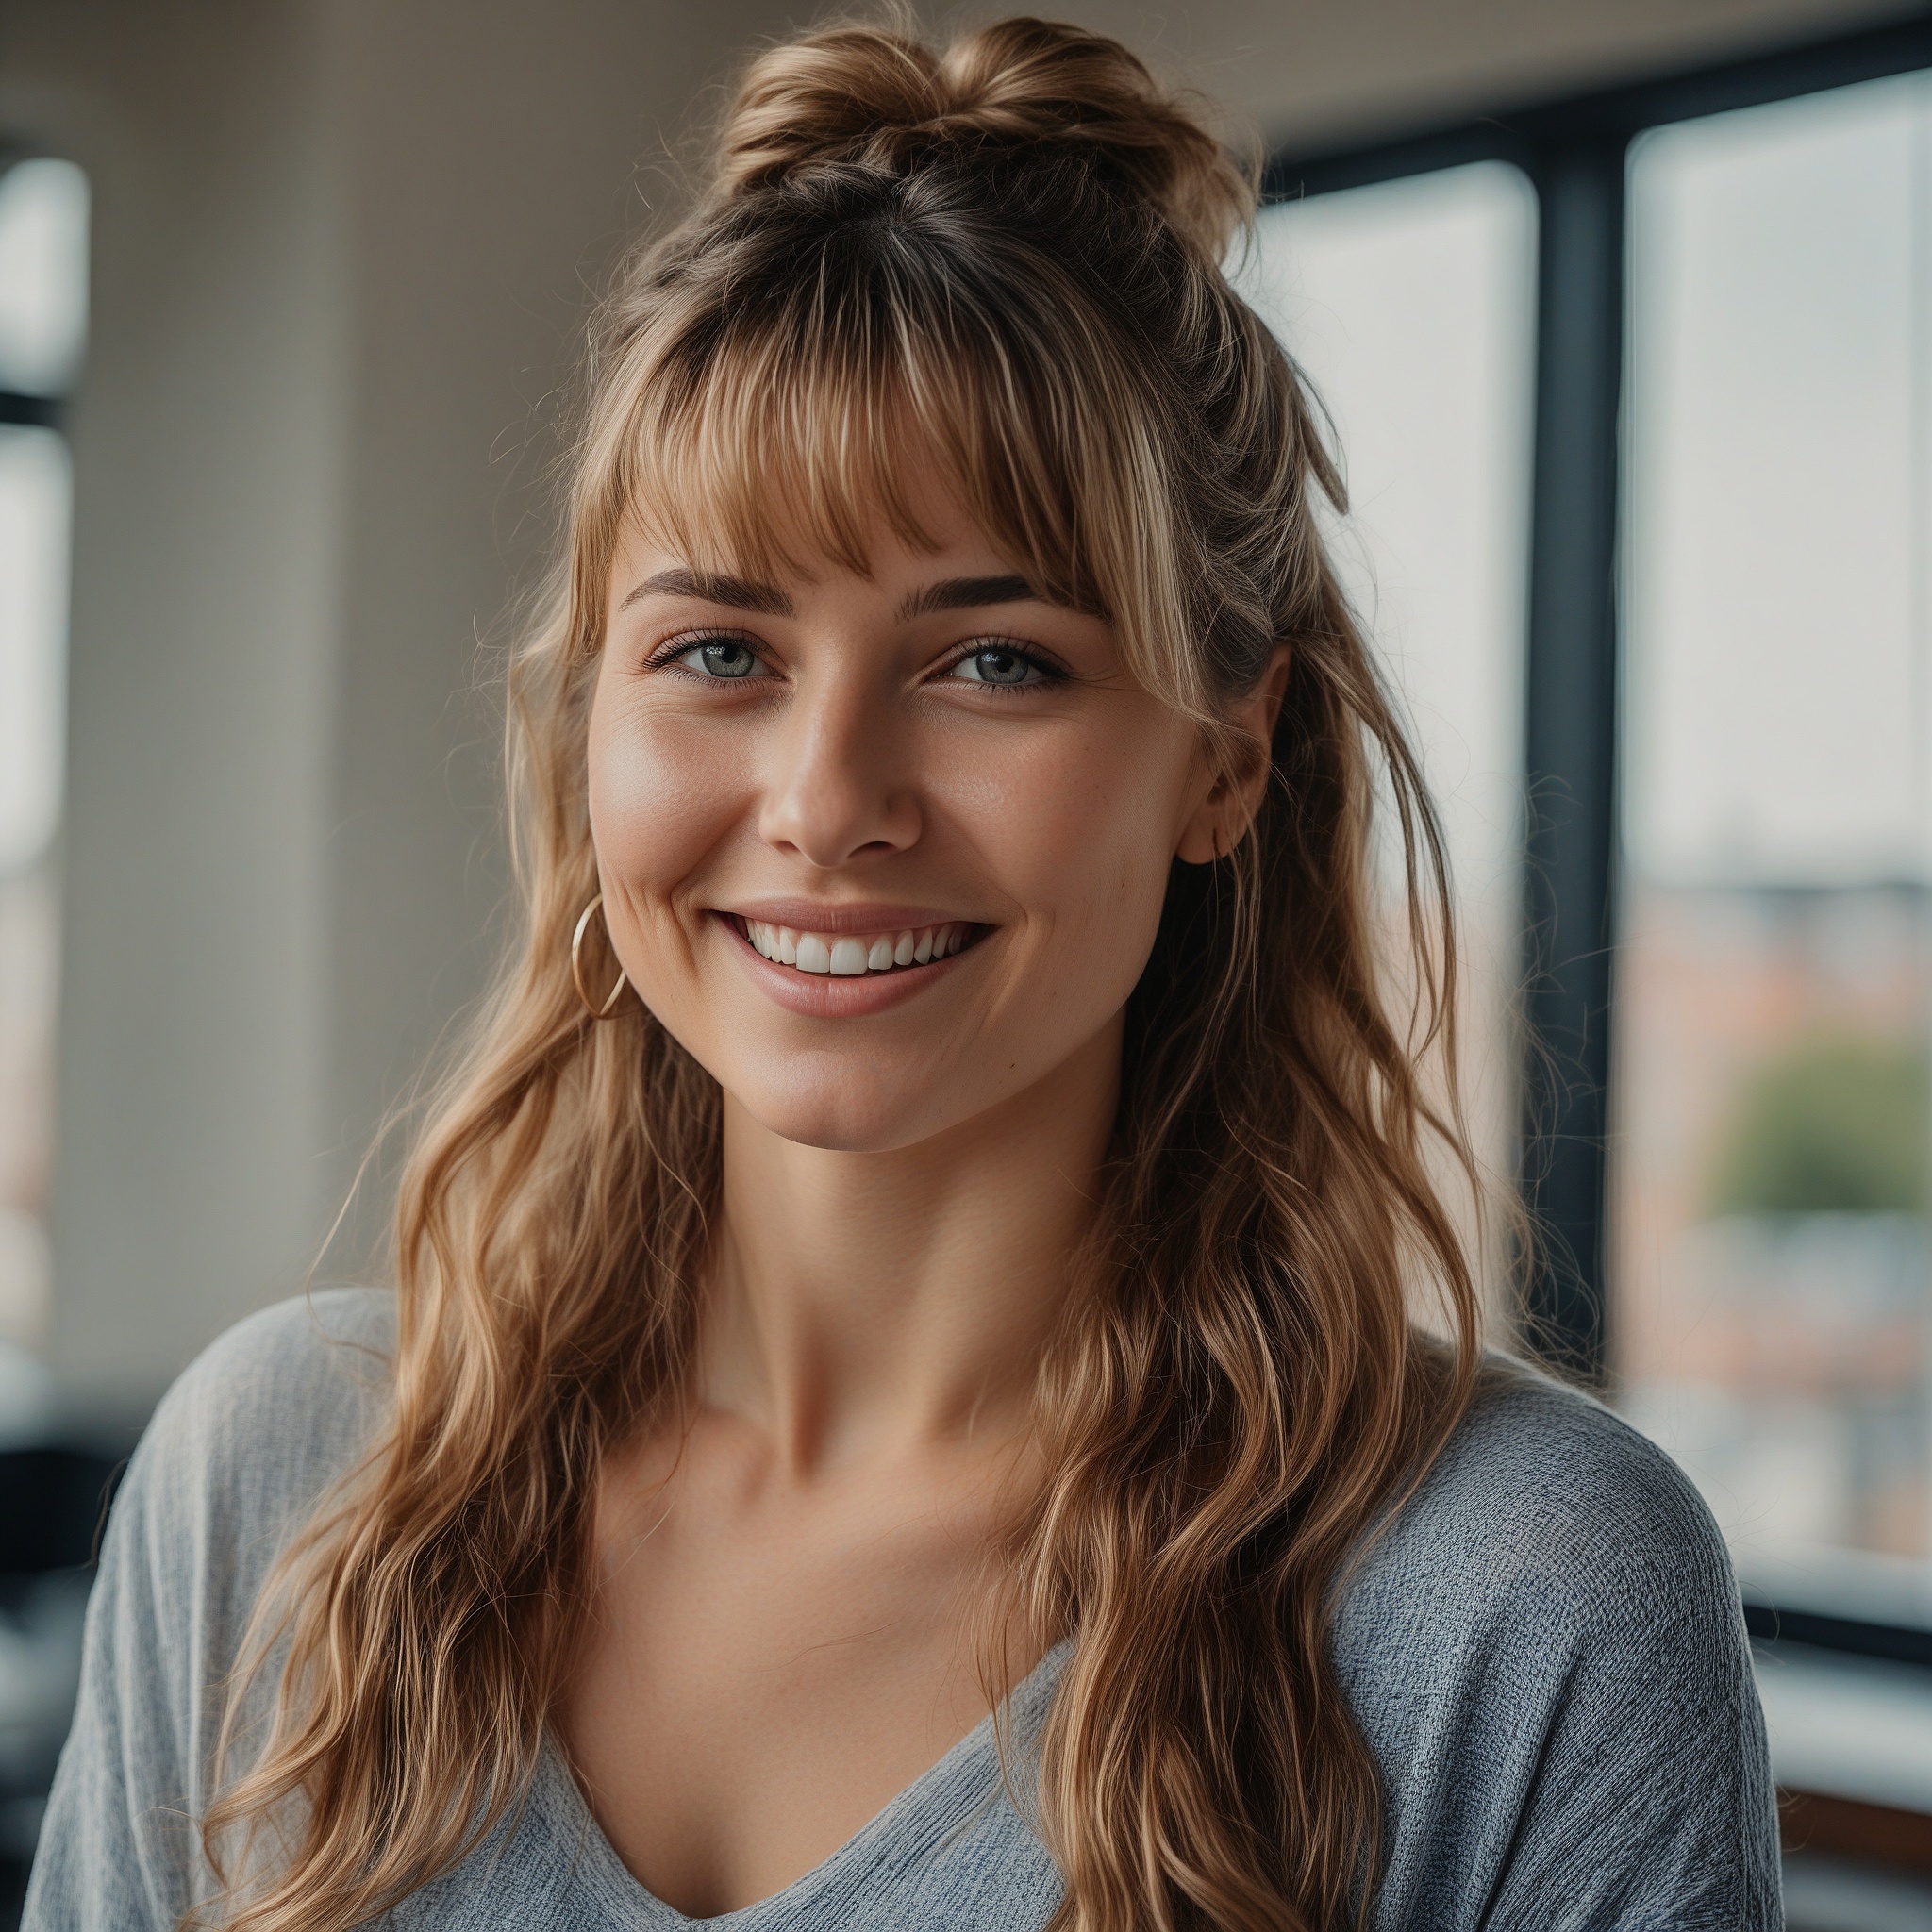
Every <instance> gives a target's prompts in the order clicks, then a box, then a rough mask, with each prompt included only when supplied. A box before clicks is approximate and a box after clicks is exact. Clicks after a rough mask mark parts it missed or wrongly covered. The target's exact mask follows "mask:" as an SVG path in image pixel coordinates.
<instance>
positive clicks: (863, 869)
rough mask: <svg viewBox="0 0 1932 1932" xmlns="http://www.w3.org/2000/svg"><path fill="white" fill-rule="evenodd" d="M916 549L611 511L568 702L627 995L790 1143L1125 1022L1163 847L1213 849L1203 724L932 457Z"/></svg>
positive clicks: (1072, 1047) (891, 541)
mask: <svg viewBox="0 0 1932 1932" xmlns="http://www.w3.org/2000/svg"><path fill="white" fill-rule="evenodd" d="M921 505H922V508H921V521H922V523H923V525H924V527H925V529H926V531H927V533H928V534H929V535H930V537H931V539H932V547H931V549H930V550H927V549H924V548H921V547H913V546H909V545H908V544H907V543H905V542H904V541H901V540H899V539H897V538H895V537H893V536H891V535H890V534H889V533H885V534H882V535H881V537H880V540H879V541H878V542H877V544H876V545H875V548H874V557H873V567H872V571H871V575H869V576H859V575H854V574H852V573H850V572H848V571H844V570H841V569H838V568H836V567H833V566H830V565H825V566H823V567H821V568H819V569H817V570H815V571H814V572H812V573H811V574H809V575H804V574H800V575H790V574H788V575H784V576H783V577H782V579H781V580H779V581H775V582H769V583H751V582H746V581H743V580H741V579H737V578H732V577H724V576H719V575H704V574H701V573H699V572H697V571H695V570H693V569H692V568H691V565H690V563H689V562H688V561H687V560H686V559H685V558H681V557H679V556H676V555H675V554H673V553H671V552H670V551H668V550H666V549H664V548H662V547H660V546H659V544H658V542H657V541H654V540H653V539H652V538H651V537H649V536H647V535H645V534H644V533H643V532H641V531H639V530H633V531H631V532H630V533H629V534H628V535H627V537H626V539H625V541H623V542H622V543H621V544H620V546H619V549H618V553H617V556H616V558H615V564H614V569H613V572H612V575H611V579H610V590H609V605H608V608H609V617H608V624H607V628H606V634H605V641H604V649H603V656H602V661H601V664H600V667H599V671H598V675H597V683H596V690H595V695H594V699H593V702H592V707H591V725H590V744H589V757H590V806H591V832H592V836H593V839H594V841H595V845H596V851H597V862H598V870H599V874H600V877H601V881H602V885H603V890H604V892H605V918H606V921H607V923H608V927H609V931H610V937H611V942H612V944H613V946H614V947H615V949H616V953H617V957H618V958H619V960H620V962H621V963H622V965H623V967H624V970H625V973H626V974H627V975H628V976H629V979H630V982H631V984H632V986H633V987H635V988H636V990H637V991H638V993H639V995H640V997H641V998H642V1000H643V1001H644V1003H645V1004H646V1005H647V1006H648V1007H649V1008H651V1010H652V1011H653V1012H654V1013H655V1014H656V1015H657V1016H658V1019H659V1020H660V1021H661V1022H662V1023H663V1024H664V1025H665V1026H666V1027H667V1028H668V1029H669V1030H670V1032H671V1033H672V1034H673V1035H674V1036H675V1038H676V1039H677V1040H678V1041H680V1042H681V1043H682V1044H683V1046H684V1047H685V1048H686V1049H687V1050H688V1051H689V1052H690V1053H691V1055H692V1056H693V1057H694V1058H696V1059H697V1060H698V1061H699V1062H700V1063H701V1064H702V1065H703V1066H704V1067H705V1068H706V1069H707V1070H708V1071H709V1073H710V1074H712V1075H713V1076H714V1077H715V1078H716V1079H717V1080H718V1081H719V1083H720V1084H721V1085H722V1086H723V1088H724V1091H725V1092H726V1094H727V1095H729V1096H730V1097H731V1099H732V1100H734V1101H735V1102H736V1103H737V1104H738V1105H739V1106H740V1107H741V1108H743V1109H745V1110H746V1111H747V1112H748V1113H749V1114H750V1115H751V1116H752V1117H753V1118H755V1119H756V1120H758V1122H760V1123H762V1124H764V1125H765V1126H766V1127H768V1128H770V1129H771V1130H772V1131H774V1132H775V1133H777V1134H780V1135H782V1136H784V1137H785V1138H786V1139H788V1140H792V1141H803V1142H806V1143H808V1144H811V1145H814V1146H821V1147H834V1148H846V1149H862V1150H873V1151H878V1150H884V1149H888V1148H893V1147H903V1146H907V1145H909V1144H911V1143H913V1142H914V1141H921V1140H924V1139H925V1138H926V1137H928V1136H931V1135H933V1134H936V1133H940V1132H942V1131H943V1130H945V1129H946V1128H948V1127H950V1126H953V1125H957V1124H959V1123H962V1122H964V1121H967V1120H970V1119H972V1118H973V1117H974V1116H976V1115H979V1114H981V1113H984V1112H986V1111H987V1110H989V1109H991V1108H996V1107H998V1106H999V1105H1000V1104H1001V1103H1002V1102H1006V1101H1009V1100H1012V1099H1014V1098H1016V1097H1017V1096H1019V1095H1021V1094H1023V1093H1024V1092H1025V1091H1027V1090H1028V1089H1030V1088H1032V1087H1033V1086H1035V1084H1036V1083H1038V1082H1040V1081H1041V1080H1042V1079H1045V1078H1046V1077H1048V1076H1049V1075H1051V1074H1054V1073H1055V1072H1056V1070H1057V1069H1059V1068H1061V1067H1063V1066H1065V1065H1067V1064H1069V1063H1070V1062H1072V1061H1074V1059H1075V1058H1076V1057H1078V1056H1082V1055H1083V1054H1086V1055H1095V1054H1099V1055H1107V1056H1109V1057H1110V1058H1109V1071H1108V1076H1109V1077H1111V1068H1112V1066H1113V1064H1115V1063H1117V1058H1118V1038H1119V1022H1120V1015H1121V1012H1122V1009H1123V1008H1124V1005H1125V1003H1126V999H1127V995H1128V994H1129V993H1130V992H1131V991H1132V990H1133V987H1134V984H1135V982H1136V981H1137V980H1138V979H1139V977H1140V975H1141V969H1142V967H1143V966H1144V964H1145V962H1146V959H1147V956H1148V953H1149V952H1150V950H1151V948H1152V946H1153V943H1154V938H1155V932H1156V928H1157V926H1158V922H1159V918H1160V910H1161V904H1162V900H1163V898H1164V895H1165V892H1166V888H1167V878H1168V869H1169V865H1170V863H1171V861H1172V860H1173V859H1174V857H1175V855H1176V853H1178V854H1180V856H1182V857H1184V858H1192V859H1197V860H1198V859H1203V858H1211V857H1212V856H1213V853H1214V850H1215V849H1216V845H1217V842H1219V844H1220V847H1221V849H1225V847H1226V843H1227V841H1228V837H1229V828H1228V826H1227V825H1226V824H1224V823H1223V821H1224V818H1225V816H1226V812H1227V809H1228V801H1227V800H1226V799H1225V798H1224V795H1223V793H1222V791H1221V790H1220V789H1219V788H1217V786H1216V785H1215V782H1214V774H1213V773H1212V771H1211V769H1210V768H1209V765H1208V760H1207V756H1206V753H1205V750H1204V747H1203V744H1202V741H1201V736H1200V733H1199V732H1198V730H1197V729H1196V728H1195V727H1194V726H1193V725H1192V724H1190V723H1188V722H1187V721H1185V720H1184V719H1182V718H1181V717H1180V716H1178V715H1177V714H1176V713H1175V712H1174V711H1173V710H1172V709H1171V708H1169V707H1168V706H1166V705H1165V704H1163V703H1162V702H1161V701H1159V700H1158V699H1157V698H1155V697H1154V696H1152V695H1150V694H1149V693H1148V692H1147V691H1144V690H1143V689H1142V688H1141V686H1139V685H1138V684H1136V683H1135V682H1134V681H1133V680H1132V679H1131V678H1130V677H1129V676H1128V675H1126V673H1125V671H1124V668H1123V665H1122V663H1121V660H1120V658H1119V656H1118V653H1117V651H1116V648H1115V644H1114V641H1113V637H1112V635H1111V632H1110V630H1109V627H1108V625H1107V624H1106V623H1104V622H1103V621H1102V620H1101V619H1099V618H1097V617H1093V616H1091V615H1087V614H1085V613H1082V612H1079V611H1075V610H1071V609H1068V608H1064V607H1062V606H1059V605H1056V604H1052V603H1048V602H1046V601H1044V600H1042V599H1041V598H1040V597H1038V596H1037V595H1036V594H1035V593H1034V591H1032V590H1031V589H1030V588H1029V586H1028V585H1027V584H1026V582H1025V581H1024V578H1022V577H1020V576H1017V575H1015V574H1014V572H1013V570H1012V567H1011V565H1010V564H1009V563H1008V561H1007V560H1006V559H1004V558H1001V557H1000V556H998V555H997V554H996V553H995V551H994V550H993V548H992V547H991V542H990V541H989V540H988V539H987V538H986V537H985V536H984V535H983V534H982V532H981V531H980V530H979V529H978V528H977V526H976V525H974V523H973V521H972V520H971V518H970V517H969V516H968V515H967V514H966V512H965V511H964V509H963V508H961V507H960V506H959V504H958V502H957V500H956V499H955V498H953V497H952V495H951V494H950V492H948V491H945V490H943V489H942V488H941V487H940V486H939V485H938V484H937V482H936V481H932V480H930V479H928V482H927V486H926V487H925V488H924V490H923V491H922V492H921Z"/></svg>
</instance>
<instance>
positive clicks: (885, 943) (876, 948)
mask: <svg viewBox="0 0 1932 1932" xmlns="http://www.w3.org/2000/svg"><path fill="white" fill-rule="evenodd" d="M970 930H971V928H970V927H969V926H966V925H964V924H960V923H958V921H953V922H949V923H948V924H944V925H929V926H926V927H925V928H924V930H923V931H920V932H902V933H896V934H895V933H889V932H882V933H871V934H864V935H859V934H842V935H838V936H834V935H831V934H827V933H816V932H798V931H795V930H794V929H793V928H792V927H791V926H789V925H774V924H770V923H769V922H768V921H766V920H762V919H747V920H746V921H745V922H744V934H745V937H746V938H747V939H748V940H750V941H751V942H752V945H753V947H754V948H755V949H756V950H757V951H758V953H759V954H761V955H762V956H763V957H764V958H767V959H772V960H775V961H776V962H777V963H778V964H779V965H781V966H795V967H797V968H798V970H799V971H800V972H801V973H818V974H825V973H830V974H838V975H839V976H840V977H841V978H846V979H852V978H857V977H858V975H859V974H864V973H890V972H891V971H892V970H893V969H894V968H895V967H899V966H915V965H916V966H924V965H925V964H926V963H927V962H928V961H929V960H933V959H944V958H950V957H951V956H952V955H953V954H955V953H958V952H960V951H963V950H964V948H965V944H966V935H967V933H968V932H969V931H970Z"/></svg>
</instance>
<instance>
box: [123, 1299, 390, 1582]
mask: <svg viewBox="0 0 1932 1932" xmlns="http://www.w3.org/2000/svg"><path fill="white" fill-rule="evenodd" d="M394 1346H395V1298H394V1296H393V1295H392V1294H391V1293H389V1292H387V1291H379V1290H375V1289H332V1290H328V1291H320V1292H317V1293H314V1294H309V1295H305V1296H301V1297H298V1298H296V1299H295V1300H292V1301H286V1302H281V1303H278V1304H276V1305H275V1307H270V1308H264V1309H262V1310H261V1311H260V1312H259V1313H258V1314H255V1315H251V1316H249V1317H248V1318H247V1320H245V1321H243V1322H239V1323H237V1324H236V1325H235V1326H234V1327H232V1328H230V1329H229V1330H228V1331H227V1332H226V1333H225V1335H223V1336H221V1337H220V1338H219V1339H218V1340H216V1341H214V1342H212V1343H211V1344H210V1345H209V1346H208V1348H207V1349H206V1350H205V1351H204V1352H203V1353H202V1355H201V1356H200V1357H198V1358H197V1359H196V1360H195V1361H194V1362H193V1363H192V1365H191V1366H190V1367H189V1368H188V1369H187V1370H186V1371H185V1372H184V1373H183V1374H182V1375H181V1377H180V1379H179V1380H178V1381H176V1382H175V1386H174V1387H173V1388H172V1389H171V1390H170V1391H168V1393H167V1395H166V1396H165V1397H163V1399H162V1401H161V1404H160V1407H158V1409H157V1410H156V1411H155V1417H154V1420H153V1422H152V1423H151V1424H149V1426H148V1431H147V1434H146V1436H145V1437H144V1438H143V1439H142V1445H141V1449H140V1451H139V1452H138V1454H137V1455H136V1457H135V1461H134V1465H133V1467H132V1469H131V1470H130V1472H129V1477H128V1485H127V1488H128V1491H131V1492H132V1494H131V1495H128V1496H126V1497H125V1498H124V1500H125V1501H126V1502H128V1503H131V1504H133V1505H136V1506H138V1507H140V1508H141V1509H142V1512H143V1513H144V1514H145V1515H146V1516H147V1517H148V1519H149V1524H150V1528H151V1530H152V1531H153V1532H156V1533H159V1534H163V1535H168V1536H170V1537H171V1538H173V1537H178V1538H180V1539H182V1540H183V1541H193V1542H194V1543H196V1544H200V1545H204V1546H205V1545H207V1544H208V1543H210V1542H213V1543H220V1544H225V1545H228V1546H229V1547H230V1548H231V1549H235V1548H238V1546H248V1547H250V1548H251V1549H259V1548H260V1546H261V1545H262V1544H263V1543H264V1542H268V1543H276V1544H278V1543H279V1542H280V1541H281V1540H282V1539H283V1537H285V1536H286V1534H287V1533H288V1531H289V1530H290V1529H291V1528H292V1527H293V1526H294V1525H295V1524H297V1523H298V1522H299V1521H300V1520H302V1519H303V1518H305V1517H306V1516H307V1514H308V1511H309V1510H310V1509H311V1508H312V1507H313V1506H314V1504H315V1502H316V1501H317V1499H318V1498H320V1497H321V1495H322V1494H323V1493H324V1492H325V1491H326V1490H327V1489H328V1488H329V1487H330V1485H331V1484H332V1483H334V1482H335V1481H336V1480H337V1479H338V1478H340V1477H341V1476H342V1475H344V1474H347V1473H348V1472H349V1471H350V1470H351V1469H353V1468H354V1467H355V1466H356V1465H357V1464H358V1462H359V1461H360V1460H361V1457H362V1456H363V1454H364V1452H365V1451H366V1450H367V1448H368V1447H369V1445H370V1443H371V1441H373V1440H374V1437H375V1432H376V1430H377V1428H378V1427H379V1425H380V1424H381V1421H382V1419H383V1418H384V1416H385V1415H386V1414H387V1412H388V1407H389V1391H390V1365H391V1356H392V1353H393V1350H394ZM116 1513H117V1514H119V1513H121V1503H120V1502H117V1505H116ZM242 1567H243V1568H246V1567H248V1566H247V1565H246V1564H245V1563H244V1564H243V1565H242Z"/></svg>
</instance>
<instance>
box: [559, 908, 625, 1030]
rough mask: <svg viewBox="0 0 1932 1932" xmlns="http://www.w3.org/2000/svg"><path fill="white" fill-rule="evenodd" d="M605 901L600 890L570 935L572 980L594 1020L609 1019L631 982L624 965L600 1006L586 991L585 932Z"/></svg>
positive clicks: (585, 1009)
mask: <svg viewBox="0 0 1932 1932" xmlns="http://www.w3.org/2000/svg"><path fill="white" fill-rule="evenodd" d="M603 903H604V894H603V893H602V892H599V893H598V894H597V896H596V897H595V898H594V899H592V900H591V903H590V904H589V905H588V906H586V907H585V908H584V909H583V910H582V911H581V912H580V913H578V914H577V929H576V931H575V932H574V933H572V934H571V936H570V981H571V984H572V985H573V986H574V987H575V988H576V990H577V998H578V999H580V1000H582V1001H583V1003H584V1011H585V1012H587V1013H588V1014H590V1016H591V1019H593V1020H608V1019H609V1017H610V1013H611V1009H612V1008H614V1007H615V1006H616V1005H617V997H618V995H619V994H620V993H621V992H623V991H624V990H625V987H626V986H628V985H629V984H630V982H629V980H628V979H627V978H626V977H625V971H624V968H623V967H622V966H620V967H619V968H618V969H617V984H616V985H615V986H613V987H612V988H611V989H610V997H609V998H608V1000H606V1001H605V1002H604V1004H603V1005H602V1006H601V1007H600V1006H599V1005H598V1004H597V1002H596V1001H595V1000H593V999H592V998H591V995H590V994H589V993H587V992H586V991H584V958H583V954H584V932H585V930H586V928H587V927H588V926H589V925H590V924H591V913H593V912H594V911H596V909H597V908H598V907H600V906H601V905H603Z"/></svg>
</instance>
